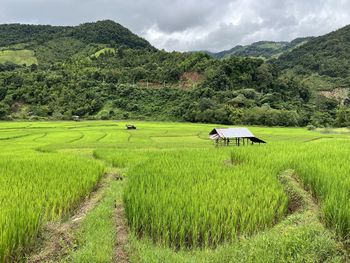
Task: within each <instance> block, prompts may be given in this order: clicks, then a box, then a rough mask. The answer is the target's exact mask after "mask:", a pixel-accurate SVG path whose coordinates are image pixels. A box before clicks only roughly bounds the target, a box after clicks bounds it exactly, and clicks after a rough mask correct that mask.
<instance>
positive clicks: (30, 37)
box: [0, 20, 154, 64]
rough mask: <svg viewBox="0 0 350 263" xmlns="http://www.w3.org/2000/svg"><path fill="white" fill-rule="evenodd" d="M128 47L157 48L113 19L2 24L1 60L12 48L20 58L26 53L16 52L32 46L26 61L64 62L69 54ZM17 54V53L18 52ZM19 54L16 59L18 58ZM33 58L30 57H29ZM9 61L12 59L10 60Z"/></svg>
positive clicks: (2, 60)
mask: <svg viewBox="0 0 350 263" xmlns="http://www.w3.org/2000/svg"><path fill="white" fill-rule="evenodd" d="M107 46H108V47H115V48H117V47H127V48H133V49H154V47H152V46H151V44H150V43H148V42H147V41H146V40H144V39H142V38H140V37H138V36H137V35H135V34H133V33H132V32H131V31H130V30H128V29H127V28H125V27H123V26H121V25H120V24H117V23H115V22H113V21H110V20H105V21H98V22H96V23H85V24H82V25H79V26H49V25H21V24H7V25H0V62H4V61H5V59H4V55H5V54H2V53H1V51H3V53H4V52H5V51H6V52H7V55H9V54H8V52H9V51H12V53H11V52H10V53H11V54H10V58H11V57H12V59H13V60H14V62H15V63H17V64H18V62H17V61H20V62H21V60H20V59H18V58H21V57H23V54H21V53H19V52H16V51H22V52H23V50H32V51H34V53H35V54H32V57H31V59H32V60H31V61H32V62H31V63H27V61H28V54H27V57H25V58H24V59H23V60H22V62H23V64H34V62H36V61H37V62H38V63H54V62H57V61H61V62H63V61H64V60H66V59H68V58H72V57H74V58H78V57H79V56H80V57H81V56H87V55H88V54H90V53H94V52H97V51H98V50H100V49H102V48H104V47H107ZM16 55H17V56H16ZM16 58H17V60H16ZM29 59H30V58H29ZM8 62H13V61H11V59H10V61H8Z"/></svg>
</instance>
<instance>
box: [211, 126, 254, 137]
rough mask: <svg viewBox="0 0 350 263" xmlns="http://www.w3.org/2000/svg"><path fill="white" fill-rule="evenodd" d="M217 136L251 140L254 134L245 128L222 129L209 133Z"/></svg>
mask: <svg viewBox="0 0 350 263" xmlns="http://www.w3.org/2000/svg"><path fill="white" fill-rule="evenodd" d="M210 134H211V135H213V134H218V135H219V136H220V137H221V138H252V137H255V136H254V134H253V133H252V132H251V131H250V130H248V129H247V128H223V129H214V130H213V131H212V132H211V133H210Z"/></svg>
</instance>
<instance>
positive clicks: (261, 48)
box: [210, 37, 312, 59]
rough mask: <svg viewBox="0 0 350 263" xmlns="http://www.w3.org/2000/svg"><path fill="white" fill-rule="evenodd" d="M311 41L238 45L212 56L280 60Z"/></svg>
mask: <svg viewBox="0 0 350 263" xmlns="http://www.w3.org/2000/svg"><path fill="white" fill-rule="evenodd" d="M311 39H312V38H310V37H306V38H297V39H295V40H293V41H291V42H274V41H259V42H255V43H253V44H251V45H246V46H241V45H238V46H235V47H234V48H232V49H230V50H225V51H221V52H218V53H210V54H211V55H212V56H214V57H216V58H227V57H230V56H239V57H260V58H263V59H271V58H278V57H279V56H280V55H282V54H284V53H287V52H289V51H291V50H293V49H295V48H297V47H299V46H301V45H303V44H305V43H307V42H308V41H309V40H311Z"/></svg>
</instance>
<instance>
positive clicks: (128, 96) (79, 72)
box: [0, 21, 349, 126]
mask: <svg viewBox="0 0 350 263" xmlns="http://www.w3.org/2000/svg"><path fill="white" fill-rule="evenodd" d="M5 34H6V35H8V37H3V38H1V37H0V39H1V40H0V46H3V47H2V48H1V47H0V49H3V50H4V49H13V50H16V49H21V48H26V49H33V50H34V51H35V56H36V58H37V59H38V64H32V65H30V66H25V65H21V64H18V63H17V64H14V63H12V62H11V61H6V62H5V63H0V118H1V119H11V118H39V119H40V118H50V119H71V117H72V116H73V115H79V116H81V117H83V118H91V119H95V118H99V119H112V118H118V119H120V118H123V119H125V118H137V119H157V120H178V121H191V122H211V123H224V124H259V125H269V126H271V125H283V126H299V125H303V126H306V125H308V124H312V125H315V126H328V125H339V126H348V125H349V118H348V115H349V113H348V110H347V109H346V108H344V107H346V106H341V105H340V103H339V102H338V101H336V100H334V99H330V98H326V97H323V96H321V95H320V94H318V93H317V92H315V91H314V90H313V89H310V87H309V86H308V85H305V83H304V82H303V81H302V79H300V78H299V77H297V76H295V75H288V74H285V73H284V71H283V68H281V66H280V65H279V64H278V63H270V62H266V61H264V60H262V59H258V58H242V57H230V58H228V59H224V60H219V59H216V58H213V57H211V56H209V55H208V54H205V53H201V52H198V53H180V52H171V53H169V52H165V51H162V50H157V49H155V48H153V47H152V46H151V45H150V44H149V43H148V42H146V41H145V40H143V39H141V38H138V37H137V36H136V35H134V34H132V33H131V32H130V31H129V30H127V29H126V28H123V27H122V26H120V25H119V24H116V23H114V22H112V21H102V22H98V23H88V24H83V25H81V26H78V27H51V26H22V25H3V26H0V36H5ZM33 34H35V37H33ZM298 52H299V51H298ZM337 74H340V73H337Z"/></svg>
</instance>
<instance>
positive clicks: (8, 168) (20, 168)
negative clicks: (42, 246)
mask: <svg viewBox="0 0 350 263" xmlns="http://www.w3.org/2000/svg"><path fill="white" fill-rule="evenodd" d="M103 170H104V168H103V167H102V166H101V165H99V164H98V163H96V162H94V161H87V160H85V159H83V158H79V157H74V156H64V155H62V154H48V155H46V154H43V155H41V154H33V153H32V154H31V155H27V156H22V157H19V156H16V155H12V156H11V155H10V154H8V155H7V156H6V158H3V157H2V158H1V159H0V210H1V213H0V262H3V261H12V260H11V259H10V256H11V255H16V254H17V253H20V252H21V251H22V250H23V248H24V247H25V246H26V245H28V244H30V243H32V242H33V241H34V240H35V237H36V236H37V234H38V231H39V230H40V227H41V226H42V224H43V223H44V222H46V221H48V220H59V219H60V218H62V216H64V215H66V214H68V213H69V212H70V211H71V210H72V209H74V207H76V206H77V204H78V203H79V201H80V200H81V199H82V198H83V197H84V196H86V195H87V194H88V193H90V192H91V191H92V190H93V188H94V187H95V185H96V182H97V181H98V180H99V178H100V176H101V175H102V173H103Z"/></svg>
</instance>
